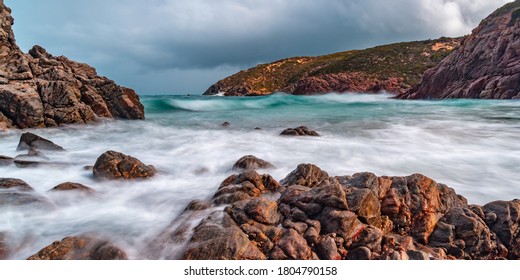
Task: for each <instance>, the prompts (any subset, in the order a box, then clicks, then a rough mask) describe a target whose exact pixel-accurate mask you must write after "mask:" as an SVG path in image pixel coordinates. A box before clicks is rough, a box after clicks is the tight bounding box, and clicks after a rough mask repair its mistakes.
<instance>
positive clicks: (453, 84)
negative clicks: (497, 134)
mask: <svg viewBox="0 0 520 280" xmlns="http://www.w3.org/2000/svg"><path fill="white" fill-rule="evenodd" d="M519 8H520V1H515V2H512V3H509V4H507V5H506V6H504V7H502V8H500V9H499V10H497V11H496V12H494V13H493V14H491V15H490V16H489V17H487V18H486V19H484V20H483V21H482V22H481V23H480V25H479V26H478V27H477V28H476V29H475V30H473V32H472V34H471V35H469V36H467V37H465V38H464V40H463V42H462V44H461V46H460V47H459V48H458V49H456V50H454V51H453V52H452V53H451V54H450V55H449V56H448V57H446V58H445V59H444V60H442V61H441V62H440V63H439V64H438V65H437V66H435V67H433V68H432V69H430V70H428V71H426V73H425V74H424V76H423V79H422V82H421V83H420V84H418V85H416V86H415V87H413V88H412V89H411V90H410V91H408V92H406V93H404V94H402V95H400V96H399V98H403V99H445V98H480V99H512V98H520V90H519V88H520V39H519V38H520V37H519V33H518V30H519V28H520V20H518V19H519V17H518V14H519V13H520V12H519Z"/></svg>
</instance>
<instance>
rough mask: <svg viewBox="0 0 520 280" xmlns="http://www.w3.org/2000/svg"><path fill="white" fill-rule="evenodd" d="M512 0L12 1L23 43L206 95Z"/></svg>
mask: <svg viewBox="0 0 520 280" xmlns="http://www.w3.org/2000/svg"><path fill="white" fill-rule="evenodd" d="M507 2H509V0H392V1H388V0H386V1H385V0H219V1H215V0H147V1H143V0H117V1H116V0H108V1H107V0H89V1H86V0H83V1H70V0H45V1H37V0H5V3H6V4H7V5H8V6H9V7H11V8H12V9H13V16H14V17H15V25H14V30H15V34H16V39H17V42H18V44H19V46H20V47H21V48H22V49H23V50H24V51H28V50H29V49H30V48H31V47H32V46H33V45H35V44H38V45H41V46H43V47H45V48H46V49H47V50H48V51H49V52H50V53H52V54H54V55H65V56H67V57H69V58H71V59H74V60H77V61H81V62H86V63H89V64H90V65H92V66H94V67H96V68H97V70H98V72H99V73H100V74H101V75H105V76H108V77H110V78H111V79H114V80H115V81H116V82H118V83H120V84H122V85H124V86H127V87H131V88H134V89H135V90H137V91H138V93H140V94H184V93H192V94H198V93H202V92H204V91H205V90H206V89H207V88H208V87H209V86H210V85H211V84H213V83H214V82H216V81H218V80H220V79H222V78H224V77H226V76H228V75H230V74H233V73H235V72H237V71H239V70H241V69H247V68H249V67H252V66H254V65H257V64H258V63H265V62H270V61H274V60H277V59H281V58H285V57H290V56H307V55H321V54H327V53H333V52H339V51H344V50H350V49H360V48H367V47H371V46H375V45H380V44H386V43H393V42H401V41H411V40H422V39H430V38H431V39H433V38H438V37H441V36H460V35H465V34H468V33H470V32H471V30H472V29H473V28H475V27H476V26H477V25H478V23H479V22H480V21H481V20H482V19H483V18H484V17H486V16H487V15H488V14H490V13H491V12H492V11H493V10H495V9H497V8H499V7H500V6H502V5H503V4H505V3H507Z"/></svg>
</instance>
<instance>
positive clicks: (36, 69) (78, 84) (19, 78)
mask: <svg viewBox="0 0 520 280" xmlns="http://www.w3.org/2000/svg"><path fill="white" fill-rule="evenodd" d="M0 22H1V30H0V46H1V49H2V51H1V52H0V69H2V71H1V72H0V112H1V113H0V130H5V129H8V128H13V127H14V128H31V127H54V126H58V125H62V124H84V123H91V122H94V121H96V120H97V119H98V118H99V117H103V118H123V119H143V118H144V107H143V105H142V104H141V103H140V101H139V97H138V95H137V94H136V93H135V92H134V91H133V90H131V89H128V88H124V87H120V86H118V85H116V84H115V83H114V82H113V81H111V80H109V79H107V78H105V77H101V76H98V75H97V73H96V70H95V69H94V68H92V67H90V66H88V65H86V64H82V63H78V62H74V61H71V60H69V59H67V58H65V57H63V56H60V57H54V56H52V55H51V54H49V53H48V52H47V51H46V50H45V49H44V48H42V47H40V46H34V47H33V48H32V49H31V50H30V51H29V54H25V53H23V52H22V51H21V50H20V48H19V47H18V46H17V45H16V40H15V38H14V33H13V30H12V25H13V23H14V20H13V18H12V16H11V10H10V9H9V8H7V7H6V6H5V5H4V3H3V2H0Z"/></svg>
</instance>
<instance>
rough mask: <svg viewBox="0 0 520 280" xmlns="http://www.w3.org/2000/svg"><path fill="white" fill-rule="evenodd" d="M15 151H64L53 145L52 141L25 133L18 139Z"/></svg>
mask: <svg viewBox="0 0 520 280" xmlns="http://www.w3.org/2000/svg"><path fill="white" fill-rule="evenodd" d="M16 150H17V151H22V150H37V151H38V150H47V151H64V150H65V149H63V148H62V147H61V146H58V145H56V144H54V143H53V142H52V141H50V140H47V139H45V138H43V137H40V136H38V135H36V134H33V133H30V132H26V133H24V134H22V136H21V137H20V142H19V143H18V147H17V148H16Z"/></svg>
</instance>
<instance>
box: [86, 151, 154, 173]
mask: <svg viewBox="0 0 520 280" xmlns="http://www.w3.org/2000/svg"><path fill="white" fill-rule="evenodd" d="M156 172H157V171H156V170H155V168H154V167H153V166H152V165H145V164H144V163H142V162H141V161H140V160H138V159H136V158H134V157H131V156H127V155H125V154H122V153H119V152H114V151H108V152H106V153H104V154H102V155H101V156H100V157H99V158H98V159H97V161H96V164H95V165H94V169H93V173H94V177H96V178H99V179H110V180H114V179H127V180H128V179H138V178H149V177H153V176H154V175H155V173H156Z"/></svg>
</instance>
